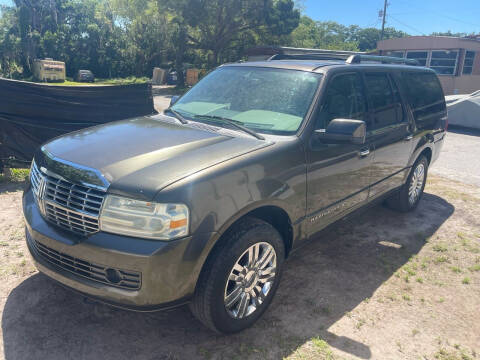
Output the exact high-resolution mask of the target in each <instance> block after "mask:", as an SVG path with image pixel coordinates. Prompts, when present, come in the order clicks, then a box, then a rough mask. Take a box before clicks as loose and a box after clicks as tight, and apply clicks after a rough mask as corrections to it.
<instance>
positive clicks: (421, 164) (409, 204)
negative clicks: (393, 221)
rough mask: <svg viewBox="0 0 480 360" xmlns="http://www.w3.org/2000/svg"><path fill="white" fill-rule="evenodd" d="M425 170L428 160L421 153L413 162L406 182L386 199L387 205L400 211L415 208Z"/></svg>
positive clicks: (421, 188)
mask: <svg viewBox="0 0 480 360" xmlns="http://www.w3.org/2000/svg"><path fill="white" fill-rule="evenodd" d="M427 172H428V160H427V158H426V157H425V156H423V155H422V156H420V157H419V158H418V159H417V161H415V164H413V166H412V169H411V170H410V174H409V175H408V178H407V182H406V183H405V184H404V185H403V186H402V187H401V188H400V191H399V192H398V193H396V194H395V195H393V196H392V197H391V198H389V199H388V200H387V205H388V206H389V207H391V208H392V209H394V210H397V211H401V212H409V211H413V210H415V208H416V207H417V206H418V203H419V202H420V199H421V198H422V195H423V190H424V189H425V183H426V182H427Z"/></svg>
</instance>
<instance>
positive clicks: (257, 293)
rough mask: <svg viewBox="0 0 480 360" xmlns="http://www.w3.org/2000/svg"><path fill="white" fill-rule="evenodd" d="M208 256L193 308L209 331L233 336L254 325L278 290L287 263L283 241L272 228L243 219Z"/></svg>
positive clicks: (193, 301) (259, 222)
mask: <svg viewBox="0 0 480 360" xmlns="http://www.w3.org/2000/svg"><path fill="white" fill-rule="evenodd" d="M225 236H226V238H225V239H224V241H222V243H221V244H220V245H219V247H218V248H216V249H215V250H214V252H213V253H212V254H211V256H209V258H208V260H207V263H206V264H205V268H204V269H203V271H202V273H201V275H200V278H199V280H198V284H197V289H196V291H195V295H194V298H193V300H192V302H191V304H190V309H191V311H192V313H193V314H194V315H195V316H196V317H197V318H198V319H199V320H200V321H201V322H202V323H203V324H204V325H205V326H207V327H208V328H210V329H212V330H214V331H216V332H219V333H227V334H228V333H235V332H238V331H241V330H244V329H246V328H248V327H250V326H251V325H253V324H254V323H255V322H256V321H257V320H258V319H259V318H260V317H261V316H262V314H263V313H264V312H265V310H266V309H267V307H268V305H269V304H270V302H271V301H272V299H273V296H274V294H275V292H276V290H277V288H278V285H279V282H280V277H281V273H282V268H283V262H284V259H285V247H284V243H283V239H282V237H281V235H280V234H279V233H278V231H277V230H276V229H275V228H274V227H273V226H271V225H270V224H269V223H267V222H265V221H263V220H260V219H256V218H245V219H242V220H240V222H239V223H238V224H236V225H234V227H233V228H232V229H231V230H229V231H228V233H226V234H225Z"/></svg>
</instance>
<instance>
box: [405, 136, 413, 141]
mask: <svg viewBox="0 0 480 360" xmlns="http://www.w3.org/2000/svg"><path fill="white" fill-rule="evenodd" d="M412 139H413V135H407V137H406V138H405V141H410V140H412Z"/></svg>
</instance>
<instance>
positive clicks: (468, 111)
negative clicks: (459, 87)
mask: <svg viewBox="0 0 480 360" xmlns="http://www.w3.org/2000/svg"><path fill="white" fill-rule="evenodd" d="M445 102H446V103H447V109H448V122H449V124H450V125H457V126H464V127H468V128H473V129H480V90H478V91H475V92H474V93H472V94H467V95H449V96H445Z"/></svg>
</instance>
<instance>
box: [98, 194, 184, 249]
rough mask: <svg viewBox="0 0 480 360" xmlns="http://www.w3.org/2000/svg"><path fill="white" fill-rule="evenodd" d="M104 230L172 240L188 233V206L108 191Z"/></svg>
mask: <svg viewBox="0 0 480 360" xmlns="http://www.w3.org/2000/svg"><path fill="white" fill-rule="evenodd" d="M100 229H101V230H102V231H106V232H111V233H116V234H122V235H129V236H134V237H141V238H148V239H155V240H172V239H175V238H178V237H181V236H185V235H187V234H188V208H187V206H185V205H183V204H158V203H153V202H146V201H139V200H133V199H128V198H124V197H120V196H114V195H107V197H106V199H105V203H104V204H103V208H102V212H101V214H100Z"/></svg>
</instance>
